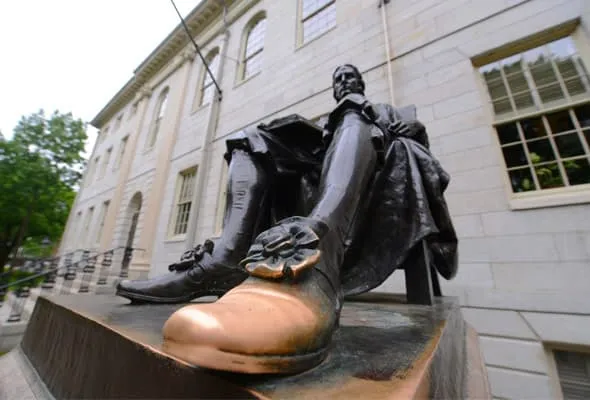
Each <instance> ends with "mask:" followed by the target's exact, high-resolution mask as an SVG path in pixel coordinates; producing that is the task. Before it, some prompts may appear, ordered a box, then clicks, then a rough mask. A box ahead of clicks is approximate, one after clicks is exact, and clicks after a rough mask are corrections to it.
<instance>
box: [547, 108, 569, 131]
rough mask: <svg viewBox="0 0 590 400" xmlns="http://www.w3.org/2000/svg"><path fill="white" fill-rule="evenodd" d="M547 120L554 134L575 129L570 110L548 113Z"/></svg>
mask: <svg viewBox="0 0 590 400" xmlns="http://www.w3.org/2000/svg"><path fill="white" fill-rule="evenodd" d="M547 121H548V122H549V126H550V127H551V132H553V134H554V135H556V134H558V133H560V132H567V131H571V130H574V129H575V127H574V124H573V122H572V119H571V118H570V113H569V111H568V110H565V111H559V112H556V113H551V114H547Z"/></svg>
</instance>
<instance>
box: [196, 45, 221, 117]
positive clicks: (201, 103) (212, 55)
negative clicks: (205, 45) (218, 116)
mask: <svg viewBox="0 0 590 400" xmlns="http://www.w3.org/2000/svg"><path fill="white" fill-rule="evenodd" d="M220 51H221V50H220V48H219V47H214V48H213V49H211V50H210V51H209V52H208V53H207V55H206V56H205V60H206V61H207V65H208V66H209V69H210V70H211V73H212V74H213V76H215V78H216V79H217V72H218V71H214V70H213V69H214V68H211V67H215V66H212V65H211V61H213V60H215V59H216V58H217V57H221V54H220ZM218 63H220V61H219V62H218ZM200 66H201V72H200V73H199V80H198V84H197V89H196V91H195V98H194V101H193V110H192V112H193V113H195V112H197V111H199V110H201V109H203V108H205V107H207V106H208V105H209V104H210V103H211V101H205V99H204V96H205V90H206V89H207V88H209V87H211V86H212V85H213V86H215V83H214V82H213V80H211V82H209V84H207V87H205V81H206V80H207V76H208V74H209V72H207V67H205V65H203V64H202V63H201V64H200ZM218 66H219V64H218ZM215 90H217V89H215ZM213 96H215V91H214V93H213Z"/></svg>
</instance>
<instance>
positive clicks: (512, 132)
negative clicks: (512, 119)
mask: <svg viewBox="0 0 590 400" xmlns="http://www.w3.org/2000/svg"><path fill="white" fill-rule="evenodd" d="M496 131H497V132H498V138H499V139H500V143H501V144H506V143H513V142H518V141H520V137H519V135H518V128H517V127H516V124H515V123H510V124H505V125H498V126H497V127H496Z"/></svg>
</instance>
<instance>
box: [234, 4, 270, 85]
mask: <svg viewBox="0 0 590 400" xmlns="http://www.w3.org/2000/svg"><path fill="white" fill-rule="evenodd" d="M246 29H247V34H246V41H245V45H244V51H243V56H242V71H241V77H240V78H241V79H248V78H249V77H251V76H252V75H255V74H256V73H258V72H260V70H261V69H262V50H263V49H264V37H265V34H266V17H265V16H264V14H261V15H259V16H256V17H254V19H253V20H252V21H251V22H250V23H249V24H248V26H247V28H246Z"/></svg>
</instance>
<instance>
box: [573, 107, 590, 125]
mask: <svg viewBox="0 0 590 400" xmlns="http://www.w3.org/2000/svg"><path fill="white" fill-rule="evenodd" d="M574 113H575V114H576V117H577V118H578V122H579V123H580V125H581V126H582V128H587V127H590V105H588V104H584V105H583V106H579V107H576V108H574Z"/></svg>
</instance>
